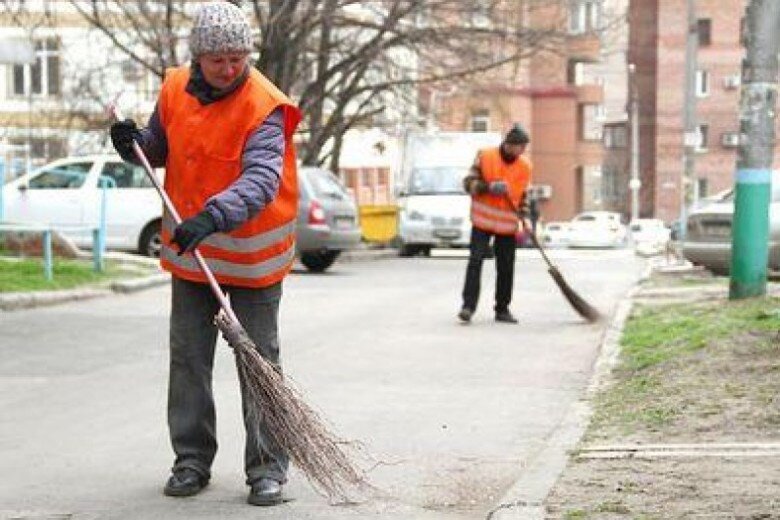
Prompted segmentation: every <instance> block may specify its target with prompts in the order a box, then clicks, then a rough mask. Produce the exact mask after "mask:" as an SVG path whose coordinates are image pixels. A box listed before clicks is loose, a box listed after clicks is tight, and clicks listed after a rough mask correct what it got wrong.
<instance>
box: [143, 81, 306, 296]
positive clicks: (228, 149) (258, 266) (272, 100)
mask: <svg viewBox="0 0 780 520" xmlns="http://www.w3.org/2000/svg"><path fill="white" fill-rule="evenodd" d="M189 79H190V70H189V68H188V67H180V68H176V69H171V70H169V71H167V73H166V76H165V81H164V82H163V85H162V89H161V91H160V98H159V101H158V109H159V113H160V121H161V123H162V126H163V128H164V129H165V134H166V137H167V138H168V158H167V161H166V164H165V191H166V192H167V193H168V196H169V197H170V199H171V201H172V202H173V205H174V206H175V207H176V210H177V211H178V212H179V215H180V216H181V218H182V219H186V218H189V217H192V216H193V215H195V214H197V213H198V212H200V211H201V210H203V208H204V206H205V204H206V201H207V200H208V199H209V198H210V197H212V196H213V195H216V194H217V193H220V192H221V191H223V190H225V189H226V188H227V187H228V186H230V185H231V184H232V183H233V182H234V181H235V180H236V179H238V178H239V177H240V176H241V160H242V152H243V148H244V145H245V143H246V141H247V138H248V137H249V136H250V135H251V134H252V132H254V131H255V130H256V129H257V128H258V127H259V126H260V125H261V124H262V123H263V121H264V120H265V119H266V118H267V117H268V115H270V114H271V112H273V111H274V110H275V109H276V108H277V107H282V108H283V111H284V139H285V149H284V161H283V166H282V168H283V170H282V176H281V182H280V185H279V193H278V194H277V196H276V198H275V199H274V200H273V201H272V202H271V203H270V204H269V205H268V206H266V207H265V208H263V209H262V210H261V211H260V212H259V213H258V214H257V215H255V216H254V217H253V218H251V219H250V220H248V221H247V222H245V223H244V224H242V225H241V226H240V227H238V228H237V229H235V230H233V231H230V232H228V233H214V234H212V235H210V236H209V237H207V238H206V239H205V240H204V241H203V242H201V243H200V245H199V246H198V250H199V251H200V252H201V254H202V255H203V257H204V258H205V260H206V263H207V264H208V266H209V267H210V268H211V269H212V271H213V272H214V275H215V277H216V279H217V281H218V282H219V283H221V284H226V285H235V286H239V287H268V286H270V285H273V284H275V283H277V282H279V281H281V280H282V279H283V278H284V277H285V275H286V274H287V273H288V272H289V271H290V269H291V267H292V263H293V260H294V257H295V216H296V214H297V210H298V177H297V171H296V159H295V147H294V146H293V140H292V137H293V133H294V132H295V128H296V126H297V125H298V123H299V121H300V119H301V115H300V111H299V110H298V109H297V108H296V107H295V106H294V105H293V104H292V102H291V101H290V100H289V99H288V98H287V96H285V95H284V94H283V93H282V92H280V91H279V89H277V88H276V87H275V86H274V85H273V84H272V83H271V82H270V81H268V80H267V79H266V78H265V77H264V76H263V75H262V74H260V73H259V72H258V71H257V70H255V69H251V72H250V74H249V77H248V78H247V80H246V81H245V82H244V84H243V85H241V86H240V87H238V89H236V91H235V92H233V93H232V94H230V95H229V96H227V97H226V98H224V99H221V100H219V101H216V102H214V103H211V104H208V105H201V104H200V102H199V101H198V100H197V99H196V98H195V97H194V96H192V95H190V94H188V93H187V92H186V91H185V88H186V86H187V82H188V81H189ZM174 227H175V223H174V221H173V218H172V217H171V215H169V214H168V212H167V211H164V212H163V224H162V241H163V246H162V251H161V253H160V257H161V265H162V267H163V268H164V269H165V270H167V271H170V272H171V273H172V274H174V275H176V276H178V277H180V278H183V279H185V280H190V281H195V282H206V281H207V280H206V277H205V275H204V274H203V273H202V272H201V270H200V269H199V268H198V265H197V263H196V261H195V258H194V257H193V256H192V255H191V254H184V255H178V254H177V251H175V250H174V249H173V248H172V246H171V245H170V241H171V236H172V234H173V229H174Z"/></svg>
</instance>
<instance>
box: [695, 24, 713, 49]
mask: <svg viewBox="0 0 780 520" xmlns="http://www.w3.org/2000/svg"><path fill="white" fill-rule="evenodd" d="M696 30H697V32H698V34H699V47H709V46H710V44H711V43H712V20H710V19H709V18H699V19H698V20H697V21H696Z"/></svg>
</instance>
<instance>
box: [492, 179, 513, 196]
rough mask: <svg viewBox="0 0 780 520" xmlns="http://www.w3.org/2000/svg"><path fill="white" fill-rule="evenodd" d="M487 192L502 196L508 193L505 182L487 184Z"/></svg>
mask: <svg viewBox="0 0 780 520" xmlns="http://www.w3.org/2000/svg"><path fill="white" fill-rule="evenodd" d="M488 191H489V192H490V193H492V194H493V195H504V194H506V193H507V192H508V191H509V186H507V184H506V182H505V181H493V182H491V183H490V184H488Z"/></svg>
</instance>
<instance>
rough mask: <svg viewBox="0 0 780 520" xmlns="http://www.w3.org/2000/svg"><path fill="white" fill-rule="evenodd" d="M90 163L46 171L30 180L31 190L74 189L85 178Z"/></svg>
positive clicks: (63, 166)
mask: <svg viewBox="0 0 780 520" xmlns="http://www.w3.org/2000/svg"><path fill="white" fill-rule="evenodd" d="M91 168H92V163H88V162H85V163H73V164H65V165H62V166H57V167H54V168H51V169H47V170H45V171H43V172H41V173H40V174H38V175H36V176H35V177H33V178H32V179H31V180H30V184H29V188H30V189H31V190H51V189H62V188H69V189H76V188H80V187H81V186H82V185H83V184H84V181H85V180H86V178H87V174H88V173H89V170H90V169H91Z"/></svg>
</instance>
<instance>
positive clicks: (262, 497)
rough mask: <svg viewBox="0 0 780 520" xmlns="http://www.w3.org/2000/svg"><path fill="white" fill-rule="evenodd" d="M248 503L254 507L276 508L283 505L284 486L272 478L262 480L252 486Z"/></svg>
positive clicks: (247, 499)
mask: <svg viewBox="0 0 780 520" xmlns="http://www.w3.org/2000/svg"><path fill="white" fill-rule="evenodd" d="M246 501H247V502H248V503H250V504H252V505H253V506H275V505H277V504H281V503H282V485H281V484H280V483H279V482H277V481H276V480H274V479H271V478H261V479H260V480H258V481H257V482H254V483H253V484H252V489H251V490H250V491H249V496H248V497H247V498H246Z"/></svg>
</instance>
